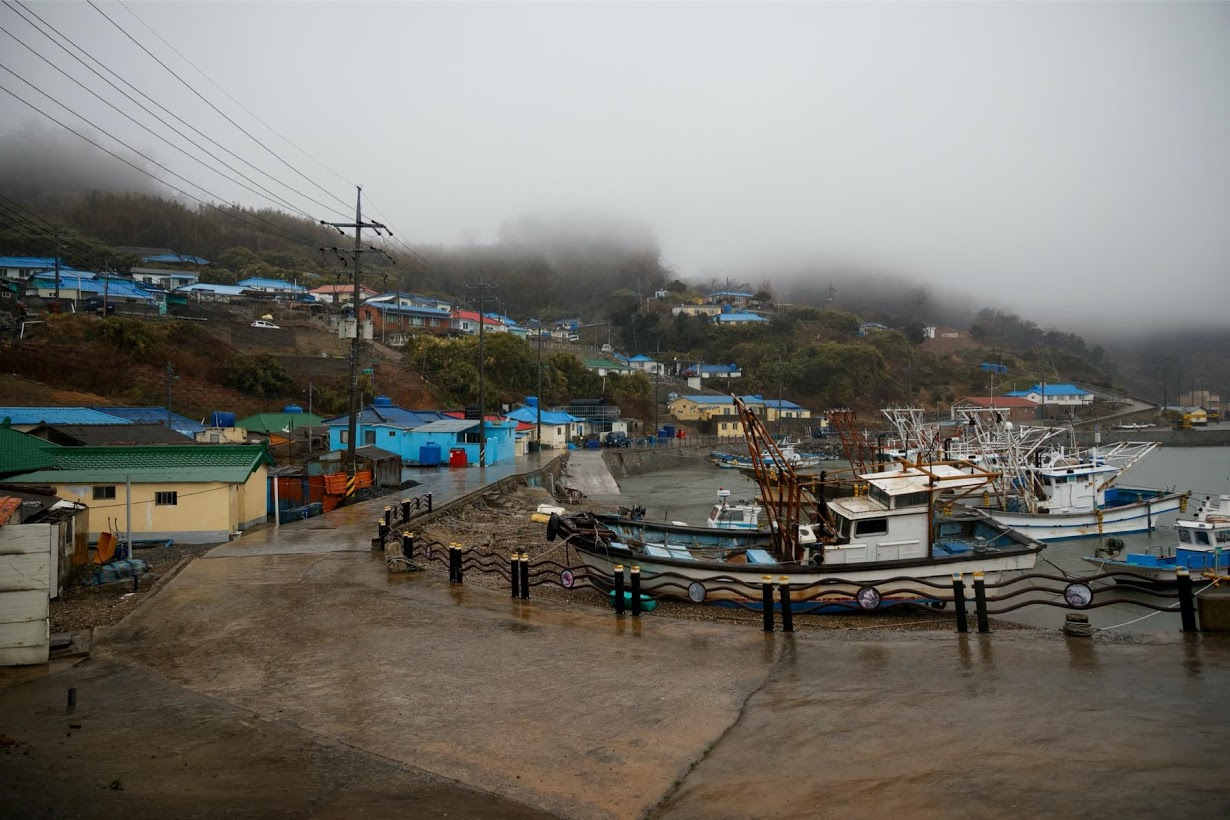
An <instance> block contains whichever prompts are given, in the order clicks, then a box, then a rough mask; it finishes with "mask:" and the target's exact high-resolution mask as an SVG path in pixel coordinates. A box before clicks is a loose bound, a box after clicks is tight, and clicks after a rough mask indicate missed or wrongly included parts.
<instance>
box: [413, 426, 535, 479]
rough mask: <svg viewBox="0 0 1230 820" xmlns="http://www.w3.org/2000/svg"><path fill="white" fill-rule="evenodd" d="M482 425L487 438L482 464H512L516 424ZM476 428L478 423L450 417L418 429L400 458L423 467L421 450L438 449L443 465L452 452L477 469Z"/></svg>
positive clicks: (477, 444)
mask: <svg viewBox="0 0 1230 820" xmlns="http://www.w3.org/2000/svg"><path fill="white" fill-rule="evenodd" d="M482 424H483V426H484V427H485V434H486V438H487V451H486V460H485V461H484V462H483V463H484V464H485V465H486V466H488V467H490V466H491V465H493V464H506V463H509V462H511V461H513V460H514V459H515V458H516V457H517V451H516V431H517V423H516V422H515V421H507V420H504V419H495V418H488V419H485V420H484V421H483V422H482ZM478 425H479V420H478V419H465V418H460V419H459V418H454V417H451V416H445V417H444V418H442V419H438V420H436V421H429V422H427V423H426V424H423V425H420V426H418V427H416V428H414V429H413V430H411V431H410V433H409V436H408V438H407V441H408V444H409V453H408V454H407V455H406V456H403V460H404V461H406V462H407V463H410V464H418V463H422V460H421V458H420V454H421V453H422V452H423V448H424V447H427V446H430V445H435V446H436V447H439V448H440V458H441V460H442V463H445V464H447V463H449V461H450V458H449V454H450V453H451V452H452V451H453V450H463V451H464V452H465V454H466V465H467V466H477V464H478V460H479V454H480V452H481V449H482V447H481V442H480V441H479V430H478Z"/></svg>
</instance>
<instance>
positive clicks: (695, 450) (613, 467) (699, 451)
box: [602, 445, 709, 478]
mask: <svg viewBox="0 0 1230 820" xmlns="http://www.w3.org/2000/svg"><path fill="white" fill-rule="evenodd" d="M602 457H603V459H605V461H606V466H607V469H609V470H610V471H611V475H613V476H615V477H616V478H623V477H624V476H630V475H640V474H641V473H651V472H653V471H654V470H669V469H671V468H672V467H679V466H682V465H684V464H690V463H694V462H696V461H703V460H704V459H706V458H708V457H709V446H708V445H706V446H704V447H663V448H661V449H652V450H651V449H646V450H624V449H616V448H608V449H604V450H603V451H602Z"/></svg>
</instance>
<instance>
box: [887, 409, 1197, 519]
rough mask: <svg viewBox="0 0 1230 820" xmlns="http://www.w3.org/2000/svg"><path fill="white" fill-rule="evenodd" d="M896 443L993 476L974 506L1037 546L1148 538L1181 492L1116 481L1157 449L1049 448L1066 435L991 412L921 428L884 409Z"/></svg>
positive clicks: (1135, 445)
mask: <svg viewBox="0 0 1230 820" xmlns="http://www.w3.org/2000/svg"><path fill="white" fill-rule="evenodd" d="M883 412H884V415H885V416H886V417H887V418H888V419H889V421H890V422H891V423H892V424H893V425H894V426H895V427H896V429H897V434H898V437H899V438H900V440H901V441H903V442H906V443H907V444H908V446H910V447H911V448H913V449H914V450H916V451H917V452H919V453H920V454H923V455H920V457H939V458H959V459H964V460H969V461H972V462H974V463H976V464H979V465H981V466H984V467H986V468H988V469H994V470H996V471H997V472H999V477H998V478H997V479H995V480H994V481H993V482H991V484H990V486H989V487H988V488H987V491H986V492H985V494H984V495H983V496H982V498H981V503H980V506H981V507H982V508H983V509H984V510H985V511H986V512H987V514H989V515H990V516H991V517H992V518H994V519H995V520H996V521H998V522H999V523H1001V524H1004V525H1005V526H1007V527H1010V528H1012V529H1014V530H1017V531H1019V532H1022V533H1024V534H1026V535H1028V536H1030V537H1032V538H1035V539H1037V540H1039V541H1044V542H1048V543H1049V542H1053V541H1063V540H1067V539H1070V538H1088V537H1095V536H1105V535H1123V534H1127V533H1134V532H1148V531H1150V530H1153V529H1154V528H1155V527H1156V526H1157V521H1158V518H1159V517H1160V516H1162V515H1165V514H1166V513H1171V512H1175V511H1181V510H1182V509H1183V507H1184V506H1185V505H1186V499H1187V494H1186V493H1182V492H1175V491H1173V490H1161V489H1153V488H1148V487H1122V486H1117V485H1116V483H1117V482H1118V480H1119V479H1120V477H1121V476H1123V475H1124V473H1126V472H1127V471H1128V470H1130V469H1131V468H1132V467H1133V466H1135V465H1136V464H1138V463H1139V462H1140V461H1141V460H1143V459H1145V458H1147V457H1148V456H1149V455H1150V454H1151V453H1153V451H1154V450H1156V449H1157V447H1158V442H1155V441H1123V442H1116V443H1114V444H1110V445H1107V446H1105V447H1102V446H1094V447H1089V448H1080V447H1076V446H1075V445H1074V444H1073V445H1070V446H1064V445H1060V444H1057V443H1056V441H1057V440H1058V439H1059V437H1060V436H1062V435H1063V434H1065V433H1067V434H1069V435H1072V433H1071V431H1070V430H1066V429H1064V428H1059V427H1038V426H1031V425H1014V424H1013V423H1012V422H1011V421H1009V420H1007V419H1006V418H1005V417H1004V416H1003V414H1002V412H999V411H997V410H996V409H995V408H962V409H960V410H954V411H953V412H954V419H953V421H954V422H955V424H954V425H952V426H948V427H941V426H940V425H938V424H937V423H934V422H925V421H924V420H923V414H922V411H921V410H918V409H916V408H888V409H885V410H884V411H883Z"/></svg>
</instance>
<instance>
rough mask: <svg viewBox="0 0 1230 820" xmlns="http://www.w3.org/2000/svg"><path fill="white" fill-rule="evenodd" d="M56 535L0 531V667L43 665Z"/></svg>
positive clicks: (27, 529)
mask: <svg viewBox="0 0 1230 820" xmlns="http://www.w3.org/2000/svg"><path fill="white" fill-rule="evenodd" d="M56 529H58V528H56V527H55V526H54V525H51V524H8V525H6V526H3V527H0V666H17V665H25V664H35V663H46V662H47V657H48V653H49V652H50V649H51V631H50V630H51V625H50V620H49V617H48V615H49V610H48V599H49V596H48V590H49V588H50V586H51V578H52V573H53V570H52V566H51V557H52V548H53V544H54V542H55V540H56V534H55V530H56Z"/></svg>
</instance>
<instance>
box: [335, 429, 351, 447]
mask: <svg viewBox="0 0 1230 820" xmlns="http://www.w3.org/2000/svg"><path fill="white" fill-rule="evenodd" d="M338 438H339V439H341V442H342V444H345V443H346V442H347V441H348V440H349V439H350V431H349V430H342V431H341V432H339V433H338Z"/></svg>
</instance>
